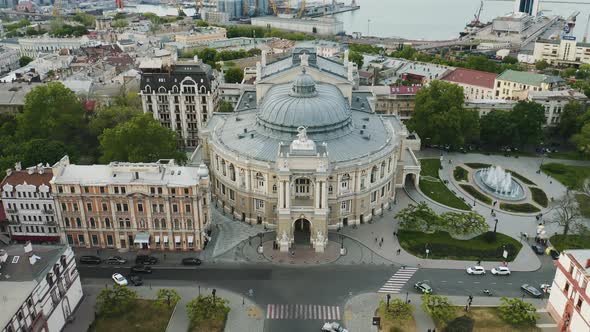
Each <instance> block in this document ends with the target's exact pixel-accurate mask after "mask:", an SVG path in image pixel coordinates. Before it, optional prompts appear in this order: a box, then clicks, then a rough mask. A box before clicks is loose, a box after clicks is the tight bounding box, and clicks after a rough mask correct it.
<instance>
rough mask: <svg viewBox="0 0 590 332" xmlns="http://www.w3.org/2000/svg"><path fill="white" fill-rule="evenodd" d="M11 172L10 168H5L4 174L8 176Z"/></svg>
mask: <svg viewBox="0 0 590 332" xmlns="http://www.w3.org/2000/svg"><path fill="white" fill-rule="evenodd" d="M10 174H12V168H8V169H6V176H10Z"/></svg>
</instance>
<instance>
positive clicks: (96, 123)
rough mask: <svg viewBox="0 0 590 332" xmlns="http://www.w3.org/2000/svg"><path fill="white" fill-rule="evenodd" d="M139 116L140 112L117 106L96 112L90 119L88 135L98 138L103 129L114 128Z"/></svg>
mask: <svg viewBox="0 0 590 332" xmlns="http://www.w3.org/2000/svg"><path fill="white" fill-rule="evenodd" d="M141 114H142V113H141V111H139V110H137V109H135V108H132V107H127V106H117V105H115V106H111V107H107V108H104V109H101V110H99V111H97V112H96V114H95V115H94V117H92V118H91V119H90V122H89V124H88V129H89V130H90V133H92V134H93V135H95V136H97V137H98V136H100V135H101V134H102V133H103V131H104V130H105V129H109V128H114V127H116V126H117V125H118V124H120V123H124V122H127V121H129V120H131V119H132V118H133V117H135V116H137V115H141Z"/></svg>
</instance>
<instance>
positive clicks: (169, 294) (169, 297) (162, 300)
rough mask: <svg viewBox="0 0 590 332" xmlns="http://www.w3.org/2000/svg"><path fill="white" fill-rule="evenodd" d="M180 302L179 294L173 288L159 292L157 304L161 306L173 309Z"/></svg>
mask: <svg viewBox="0 0 590 332" xmlns="http://www.w3.org/2000/svg"><path fill="white" fill-rule="evenodd" d="M178 301H180V295H178V292H177V291H176V290H174V289H171V288H162V289H159V290H158V297H157V299H156V302H157V304H158V305H159V306H162V307H168V308H172V307H174V306H175V305H176V303H177V302H178Z"/></svg>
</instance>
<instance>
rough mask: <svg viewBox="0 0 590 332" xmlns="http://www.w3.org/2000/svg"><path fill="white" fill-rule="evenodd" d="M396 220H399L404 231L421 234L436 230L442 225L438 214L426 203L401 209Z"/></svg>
mask: <svg viewBox="0 0 590 332" xmlns="http://www.w3.org/2000/svg"><path fill="white" fill-rule="evenodd" d="M395 218H396V219H398V220H399V226H400V227H401V228H402V229H406V230H412V231H421V232H429V231H433V230H436V229H438V228H439V226H440V223H441V220H440V218H439V216H438V215H437V214H436V212H434V210H432V208H430V206H428V204H426V203H424V202H422V203H418V205H414V204H409V205H408V206H407V207H405V208H403V209H401V210H400V211H399V212H398V213H397V214H396V215H395Z"/></svg>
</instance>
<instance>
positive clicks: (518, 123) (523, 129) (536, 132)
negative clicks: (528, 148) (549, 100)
mask: <svg viewBox="0 0 590 332" xmlns="http://www.w3.org/2000/svg"><path fill="white" fill-rule="evenodd" d="M510 118H511V119H512V123H514V126H515V129H516V131H515V133H514V134H515V135H514V136H513V137H512V139H513V141H514V145H520V146H524V145H537V144H539V142H540V141H541V139H542V138H543V125H544V124H545V123H546V119H545V108H544V107H543V105H541V104H538V103H535V102H534V101H519V102H518V103H517V104H516V105H515V106H514V109H513V110H512V112H510Z"/></svg>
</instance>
